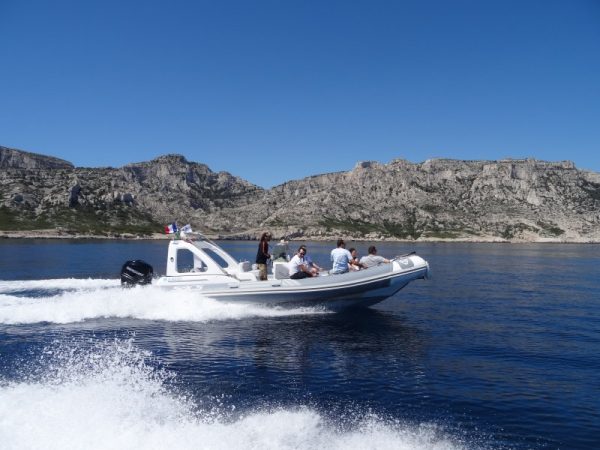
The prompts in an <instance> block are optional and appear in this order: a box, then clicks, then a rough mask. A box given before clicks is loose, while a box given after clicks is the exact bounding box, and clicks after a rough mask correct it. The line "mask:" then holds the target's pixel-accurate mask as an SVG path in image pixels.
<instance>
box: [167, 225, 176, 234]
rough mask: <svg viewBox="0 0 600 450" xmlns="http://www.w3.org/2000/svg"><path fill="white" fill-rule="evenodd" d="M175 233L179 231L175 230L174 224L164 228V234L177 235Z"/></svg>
mask: <svg viewBox="0 0 600 450" xmlns="http://www.w3.org/2000/svg"><path fill="white" fill-rule="evenodd" d="M177 231H179V230H178V229H177V224H176V223H170V224H169V225H167V226H166V227H165V233H167V234H173V233H177Z"/></svg>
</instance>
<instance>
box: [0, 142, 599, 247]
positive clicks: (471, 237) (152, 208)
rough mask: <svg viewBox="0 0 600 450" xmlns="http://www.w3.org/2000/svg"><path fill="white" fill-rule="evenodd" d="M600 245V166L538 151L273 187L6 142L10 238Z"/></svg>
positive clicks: (163, 162)
mask: <svg viewBox="0 0 600 450" xmlns="http://www.w3.org/2000/svg"><path fill="white" fill-rule="evenodd" d="M173 220H177V221H178V222H179V224H185V223H191V224H192V225H193V226H194V228H195V229H198V230H199V231H202V232H203V233H205V234H207V235H209V236H213V237H218V238H230V239H255V238H256V237H257V236H258V235H259V234H260V233H261V232H262V231H263V230H267V229H268V230H271V232H272V233H273V234H274V235H275V236H277V237H282V236H286V237H288V238H292V239H294V238H297V239H328V240H329V239H336V238H337V237H339V236H344V237H346V238H349V239H357V240H384V239H387V240H416V241H432V240H461V241H490V242H503V241H506V242H600V174H599V173H596V172H590V171H585V170H579V169H577V168H576V167H575V165H574V164H573V163H572V162H569V161H561V162H546V161H539V160H534V159H518V160H517V159H506V160H499V161H461V160H451V159H431V160H427V161H425V162H422V163H411V162H409V161H406V160H403V159H397V160H394V161H391V162H390V163H388V164H382V163H378V162H372V161H365V162H359V163H357V164H356V166H355V167H354V169H352V170H350V171H347V172H336V173H326V174H321V175H314V176H311V177H307V178H304V179H300V180H291V181H288V182H286V183H283V184H281V185H278V186H275V187H273V188H271V189H264V188H262V187H259V186H256V185H254V184H252V183H250V182H248V181H246V180H243V179H241V178H239V177H236V176H234V175H231V174H229V173H227V172H213V171H211V170H210V168H209V167H207V166H206V165H204V164H200V163H196V162H190V161H187V160H186V158H185V157H183V156H181V155H172V154H171V155H165V156H161V157H158V158H156V159H154V160H152V161H148V162H139V163H132V164H128V165H125V166H123V167H120V168H112V167H104V168H84V167H75V166H74V165H73V164H71V163H70V162H67V161H64V160H61V159H58V158H54V157H51V156H45V155H39V154H35V153H30V152H25V151H21V150H16V149H10V148H6V147H0V235H2V236H9V237H11V236H12V237H17V236H18V237H34V236H38V237H39V236H46V237H59V236H64V237H73V236H87V237H90V236H95V237H144V238H149V237H157V236H160V235H161V232H162V229H163V227H164V225H165V224H166V223H170V222H172V221H173Z"/></svg>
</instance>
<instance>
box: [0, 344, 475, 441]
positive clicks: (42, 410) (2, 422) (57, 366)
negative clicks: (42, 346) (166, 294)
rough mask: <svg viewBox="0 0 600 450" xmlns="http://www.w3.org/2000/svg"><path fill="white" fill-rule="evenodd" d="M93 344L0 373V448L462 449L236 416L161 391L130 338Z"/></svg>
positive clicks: (426, 437) (424, 434)
mask: <svg viewBox="0 0 600 450" xmlns="http://www.w3.org/2000/svg"><path fill="white" fill-rule="evenodd" d="M91 347H92V348H89V347H87V348H83V347H81V346H78V345H64V344H63V345H57V347H56V348H50V349H46V350H45V351H44V353H43V355H41V356H40V357H39V359H38V361H36V362H35V364H34V363H33V362H31V361H30V362H29V364H30V365H32V367H26V368H23V369H24V373H23V374H22V376H21V378H20V379H19V380H16V381H6V380H5V381H2V380H0V442H2V448H3V449H6V450H12V449H14V450H17V449H19V450H20V449H33V448H35V449H37V448H44V449H82V448H85V449H109V448H110V449H114V448H128V449H138V448H139V449H164V448H167V447H168V448H177V449H188V448H189V449H196V448H210V449H231V448H239V449H320V448H332V449H364V448H371V449H396V450H398V449H400V450H402V449H425V448H426V449H458V448H465V445H464V444H463V443H461V442H460V440H459V439H456V438H453V437H451V436H448V435H446V434H445V433H444V432H442V431H441V430H440V429H438V428H437V427H436V426H431V425H422V426H414V425H412V426H411V425H407V424H402V423H400V422H394V421H386V420H383V419H381V418H377V417H375V416H372V415H368V414H366V415H365V416H364V417H360V418H359V419H357V420H356V421H354V423H352V424H350V425H349V426H348V425H347V424H346V425H345V426H339V424H337V423H336V421H335V420H332V419H331V418H327V417H326V412H325V413H323V412H318V411H316V410H315V409H312V408H309V407H305V406H301V405H299V406H297V407H294V408H277V407H274V408H273V409H271V410H265V409H262V410H256V411H250V412H247V413H245V414H244V415H237V416H236V415H234V414H231V411H224V410H223V407H221V406H220V403H219V402H218V401H217V400H214V401H210V400H208V401H207V403H209V404H203V405H202V406H199V405H197V404H195V403H194V402H193V401H192V400H191V399H190V398H188V397H186V396H185V395H183V394H181V393H179V392H177V390H176V389H175V388H172V387H171V388H169V386H172V384H171V383H170V381H172V378H173V375H172V374H170V373H169V372H168V371H166V370H164V369H160V368H157V367H159V365H158V364H156V361H153V360H152V356H151V355H149V354H148V353H145V352H142V351H140V350H139V349H136V348H135V346H134V345H133V343H132V341H131V340H130V341H125V342H124V341H114V342H110V343H107V342H103V343H98V344H93V345H92V346H91ZM33 366H35V367H33ZM353 416H355V417H357V416H360V414H357V413H356V412H354V413H353Z"/></svg>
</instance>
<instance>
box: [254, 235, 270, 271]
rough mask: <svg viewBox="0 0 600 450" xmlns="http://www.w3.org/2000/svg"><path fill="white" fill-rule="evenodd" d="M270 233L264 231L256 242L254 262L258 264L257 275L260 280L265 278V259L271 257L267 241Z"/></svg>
mask: <svg viewBox="0 0 600 450" xmlns="http://www.w3.org/2000/svg"><path fill="white" fill-rule="evenodd" d="M270 240H271V233H269V232H268V231H266V232H264V233H263V234H262V236H261V237H260V242H259V243H258V251H257V252H256V264H258V277H259V279H260V280H263V281H264V280H266V279H267V260H268V259H269V258H270V257H271V254H270V253H269V241H270Z"/></svg>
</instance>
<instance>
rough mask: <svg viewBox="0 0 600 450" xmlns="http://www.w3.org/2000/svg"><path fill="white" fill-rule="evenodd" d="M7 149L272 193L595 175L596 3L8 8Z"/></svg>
mask: <svg viewBox="0 0 600 450" xmlns="http://www.w3.org/2000/svg"><path fill="white" fill-rule="evenodd" d="M0 61H1V62H2V64H1V66H2V68H1V72H0V145H3V146H7V147H13V148H20V149H23V150H28V151H32V152H37V153H43V154H48V155H53V156H57V157H60V158H63V159H66V160H68V161H71V162H72V163H73V164H75V165H76V166H86V167H100V166H113V167H119V166H122V165H124V164H127V163H130V162H139V161H147V160H150V159H152V158H154V157H156V156H159V155H162V154H167V153H180V154H183V155H184V156H185V157H186V158H187V159H188V160H190V161H195V162H201V163H205V164H207V165H208V166H209V167H210V168H211V169H212V170H215V171H220V170H226V171H228V172H231V173H232V174H234V175H238V176H241V177H242V178H245V179H247V180H248V181H251V182H253V183H256V184H258V185H260V186H263V187H270V186H273V185H276V184H279V183H281V182H283V181H286V180H290V179H296V178H302V177H305V176H309V175H315V174H319V173H325V172H333V171H339V170H349V169H351V168H352V167H353V166H354V165H355V164H356V162H357V161H363V160H377V161H380V162H384V163H387V162H389V161H390V160H392V159H395V158H404V159H408V160H409V161H412V162H421V161H424V160H426V159H429V158H434V157H445V158H456V159H492V160H493V159H502V158H507V157H513V158H520V157H534V158H538V159H543V160H550V161H557V160H565V159H568V160H572V161H574V162H575V164H576V165H577V167H579V168H583V169H589V170H594V171H597V172H600V1H598V0H564V1H553V0H540V1H534V0H529V1H528V0H521V1H510V0H503V1H491V0H489V1H488V0H477V1H476V0H472V1H465V0H453V1H446V0H435V1H434V0H429V1H428V0H424V1H417V0H415V1H401V0H397V1H374V0H370V1H362V0H357V1H260V0H257V1H250V0H248V1H227V0H222V1H214V0H213V1H153V0H145V1H112V0H105V1H96V2H92V1H89V2H87V1H79V0H77V1H75V0H74V1H61V0H56V1H29V0H0Z"/></svg>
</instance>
